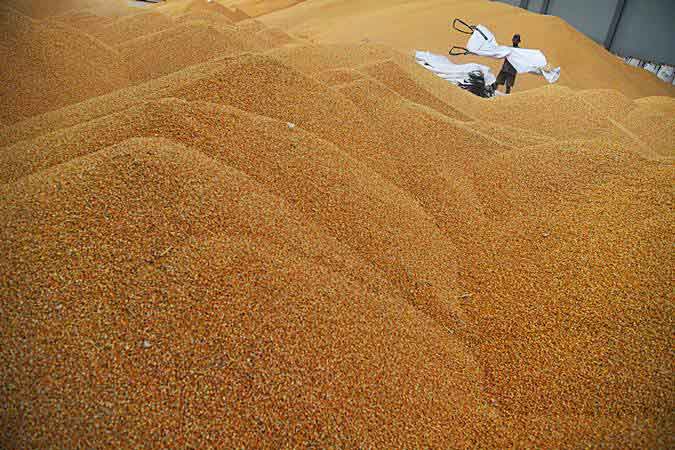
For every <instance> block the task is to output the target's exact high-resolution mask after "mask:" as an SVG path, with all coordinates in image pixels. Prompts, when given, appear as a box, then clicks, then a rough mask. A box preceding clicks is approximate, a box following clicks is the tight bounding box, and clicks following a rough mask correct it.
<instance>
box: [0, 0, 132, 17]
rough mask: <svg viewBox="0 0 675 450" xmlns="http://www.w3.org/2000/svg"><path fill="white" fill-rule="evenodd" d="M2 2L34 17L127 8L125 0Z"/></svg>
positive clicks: (24, 0)
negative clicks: (74, 11)
mask: <svg viewBox="0 0 675 450" xmlns="http://www.w3.org/2000/svg"><path fill="white" fill-rule="evenodd" d="M4 4H5V5H6V6H9V7H11V8H13V9H15V10H17V11H19V12H21V13H22V14H25V15H27V16H30V17H33V18H36V19H45V18H47V17H50V16H56V15H60V14H64V13H67V12H69V11H73V10H81V9H91V10H96V11H100V12H101V13H102V14H107V15H113V14H115V13H120V12H126V11H128V10H129V7H128V2H127V1H126V0H59V1H53V0H6V1H5V2H4Z"/></svg>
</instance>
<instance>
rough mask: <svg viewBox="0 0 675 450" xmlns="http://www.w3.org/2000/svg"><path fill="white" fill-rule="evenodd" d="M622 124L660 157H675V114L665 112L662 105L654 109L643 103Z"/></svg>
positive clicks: (624, 118)
mask: <svg viewBox="0 0 675 450" xmlns="http://www.w3.org/2000/svg"><path fill="white" fill-rule="evenodd" d="M620 122H621V124H622V125H623V126H624V127H626V128H627V129H628V130H630V131H631V132H633V133H635V134H636V135H637V136H638V137H639V138H640V139H641V140H642V142H644V143H645V145H646V146H647V147H649V148H650V149H652V150H653V151H655V152H656V153H657V154H658V155H660V156H665V157H671V158H672V157H673V156H675V114H673V113H669V112H664V111H663V107H662V106H660V105H659V106H656V107H654V106H651V105H650V104H646V105H645V104H644V103H643V104H642V105H640V106H637V107H636V108H633V109H632V110H631V111H630V112H629V113H628V114H627V115H625V116H624V117H623V118H622V119H621V120H620Z"/></svg>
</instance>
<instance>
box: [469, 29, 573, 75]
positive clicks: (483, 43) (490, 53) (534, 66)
mask: <svg viewBox="0 0 675 450" xmlns="http://www.w3.org/2000/svg"><path fill="white" fill-rule="evenodd" d="M466 49H467V50H469V51H470V52H471V53H474V54H476V55H479V56H487V57H490V58H496V59H504V58H506V59H507V60H508V62H510V63H511V65H512V66H513V68H514V69H516V71H517V72H518V73H534V74H537V75H541V76H543V77H544V78H546V80H547V81H548V82H549V83H555V82H556V81H558V78H560V67H557V68H555V69H548V68H547V66H548V62H547V61H546V56H544V54H543V53H542V52H541V51H540V50H533V49H528V48H514V47H507V46H505V45H499V43H498V42H497V39H496V38H495V36H494V34H492V32H491V31H490V30H488V29H487V28H485V27H484V26H483V25H478V26H476V29H475V30H474V31H473V33H472V34H471V37H470V38H469V42H468V43H467V45H466Z"/></svg>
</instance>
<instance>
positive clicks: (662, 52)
mask: <svg viewBox="0 0 675 450" xmlns="http://www.w3.org/2000/svg"><path fill="white" fill-rule="evenodd" d="M497 1H501V2H503V3H509V4H511V5H514V6H521V7H526V8H527V9H528V10H530V11H532V12H537V13H538V12H543V10H544V9H545V7H546V6H547V7H548V11H547V12H546V13H547V14H550V15H555V16H559V17H562V18H563V19H565V20H566V21H567V22H568V23H570V24H571V25H572V26H573V27H575V28H576V29H577V30H579V31H581V32H583V33H585V34H586V35H587V36H589V37H590V38H592V39H593V40H595V41H596V42H597V43H599V44H600V45H609V50H611V51H612V52H614V53H616V54H618V55H622V56H633V57H637V58H640V59H643V60H649V61H655V62H658V63H667V64H675V0H548V2H547V1H546V0H497ZM621 5H623V9H621ZM615 12H621V15H620V16H616V18H617V19H618V21H617V22H616V32H615V33H612V31H613V30H612V23H613V20H614V19H615Z"/></svg>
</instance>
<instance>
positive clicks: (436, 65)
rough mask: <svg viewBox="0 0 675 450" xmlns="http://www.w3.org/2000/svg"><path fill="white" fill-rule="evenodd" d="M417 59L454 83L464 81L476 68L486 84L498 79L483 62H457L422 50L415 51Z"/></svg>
mask: <svg viewBox="0 0 675 450" xmlns="http://www.w3.org/2000/svg"><path fill="white" fill-rule="evenodd" d="M415 61H416V62H417V63H418V64H419V65H421V66H423V67H424V68H426V69H428V70H430V71H432V72H433V73H435V74H436V75H438V76H439V77H441V78H443V79H444V80H447V81H449V82H451V83H454V84H459V83H462V82H464V81H465V80H466V79H467V78H468V76H469V73H471V72H473V71H476V70H477V71H480V72H481V73H482V74H483V77H484V78H485V84H486V85H490V84H492V83H494V82H495V81H496V80H497V77H495V75H494V74H493V73H492V72H491V71H490V68H489V67H488V66H484V65H482V64H476V63H469V64H455V63H453V62H452V61H450V59H449V58H447V57H445V56H442V55H436V54H434V53H430V52H422V51H416V52H415Z"/></svg>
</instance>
